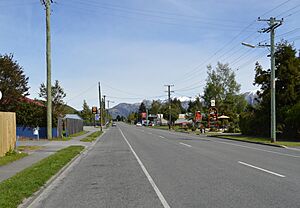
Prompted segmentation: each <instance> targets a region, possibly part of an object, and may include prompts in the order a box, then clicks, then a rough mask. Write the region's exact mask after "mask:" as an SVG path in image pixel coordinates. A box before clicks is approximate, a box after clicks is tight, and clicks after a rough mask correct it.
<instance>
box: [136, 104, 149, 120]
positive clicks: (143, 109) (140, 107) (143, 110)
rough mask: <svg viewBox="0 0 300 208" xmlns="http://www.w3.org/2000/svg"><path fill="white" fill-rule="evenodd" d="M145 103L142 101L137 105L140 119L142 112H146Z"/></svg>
mask: <svg viewBox="0 0 300 208" xmlns="http://www.w3.org/2000/svg"><path fill="white" fill-rule="evenodd" d="M146 111H147V109H146V105H145V104H144V103H143V102H142V103H141V105H140V106H139V114H138V119H142V113H146Z"/></svg>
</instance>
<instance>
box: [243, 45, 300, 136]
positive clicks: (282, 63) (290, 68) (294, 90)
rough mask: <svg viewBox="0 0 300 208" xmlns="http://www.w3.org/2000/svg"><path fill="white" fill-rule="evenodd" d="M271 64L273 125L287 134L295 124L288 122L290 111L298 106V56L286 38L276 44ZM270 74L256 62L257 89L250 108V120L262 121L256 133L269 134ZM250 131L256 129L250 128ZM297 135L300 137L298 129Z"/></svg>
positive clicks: (299, 92)
mask: <svg viewBox="0 0 300 208" xmlns="http://www.w3.org/2000/svg"><path fill="white" fill-rule="evenodd" d="M275 66H276V71H275V76H276V112H277V113H276V123H277V126H276V127H277V130H280V131H282V132H283V134H285V135H286V136H287V137H290V136H291V135H292V134H293V135H295V132H297V130H296V129H297V128H296V127H295V125H291V122H290V121H291V120H293V119H292V117H293V116H292V114H291V112H294V111H295V110H291V109H299V108H296V107H294V106H295V105H297V104H298V103H299V101H300V58H299V57H298V56H297V50H296V49H295V47H294V46H293V45H292V44H290V43H288V42H286V41H282V42H281V43H279V44H278V46H277V48H276V52H275ZM270 73H271V72H270V69H266V70H265V69H263V68H262V66H261V65H259V63H256V67H255V79H254V85H257V86H259V87H260V90H259V91H258V97H259V99H258V101H259V105H258V106H257V108H256V109H254V113H253V119H255V120H257V121H258V122H260V121H263V122H261V124H260V127H261V129H260V131H259V132H258V133H260V134H264V135H269V132H270V125H269V124H270V97H271V96H270ZM258 128H259V127H258ZM291 128H292V129H291ZM293 128H294V129H293ZM246 131H247V130H246ZM289 132H290V133H291V134H290V133H289ZM292 132H293V133H292ZM252 133H256V132H255V131H254V130H253V132H252ZM298 136H299V137H300V132H299V133H298Z"/></svg>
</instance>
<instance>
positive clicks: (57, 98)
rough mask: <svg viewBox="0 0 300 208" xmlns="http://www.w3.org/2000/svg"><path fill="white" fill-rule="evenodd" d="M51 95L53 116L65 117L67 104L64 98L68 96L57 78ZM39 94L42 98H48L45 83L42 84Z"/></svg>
mask: <svg viewBox="0 0 300 208" xmlns="http://www.w3.org/2000/svg"><path fill="white" fill-rule="evenodd" d="M51 95H52V114H53V117H54V118H58V117H63V116H64V114H65V104H64V101H63V99H64V98H65V97H66V93H65V92H64V89H63V88H62V87H61V86H60V85H59V82H58V80H55V84H54V86H52V87H51ZM39 96H40V98H43V99H44V100H47V88H46V86H45V84H41V86H40V93H39ZM55 123H57V122H55Z"/></svg>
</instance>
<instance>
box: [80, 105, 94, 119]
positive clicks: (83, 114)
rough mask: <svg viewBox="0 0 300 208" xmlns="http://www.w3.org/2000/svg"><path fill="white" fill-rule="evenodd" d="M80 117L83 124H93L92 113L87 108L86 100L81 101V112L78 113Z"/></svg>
mask: <svg viewBox="0 0 300 208" xmlns="http://www.w3.org/2000/svg"><path fill="white" fill-rule="evenodd" d="M80 116H81V118H82V119H83V120H84V121H85V123H92V122H93V113H92V110H91V108H90V107H89V106H88V104H87V102H86V100H83V105H82V111H81V112H80Z"/></svg>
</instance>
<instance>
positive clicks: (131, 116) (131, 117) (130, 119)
mask: <svg viewBox="0 0 300 208" xmlns="http://www.w3.org/2000/svg"><path fill="white" fill-rule="evenodd" d="M137 118H138V116H137V113H134V112H132V113H130V114H129V115H128V117H127V121H128V122H129V123H134V122H135V121H136V120H137Z"/></svg>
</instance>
